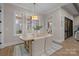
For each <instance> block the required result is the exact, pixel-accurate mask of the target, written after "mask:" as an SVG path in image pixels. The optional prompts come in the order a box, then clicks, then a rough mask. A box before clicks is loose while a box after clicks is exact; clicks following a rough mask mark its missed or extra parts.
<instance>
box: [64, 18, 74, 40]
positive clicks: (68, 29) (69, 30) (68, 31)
mask: <svg viewBox="0 0 79 59" xmlns="http://www.w3.org/2000/svg"><path fill="white" fill-rule="evenodd" d="M64 23H65V39H67V38H69V37H71V36H73V21H72V20H71V19H69V18H67V17H65V22H64Z"/></svg>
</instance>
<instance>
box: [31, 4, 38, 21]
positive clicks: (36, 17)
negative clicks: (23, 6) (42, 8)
mask: <svg viewBox="0 0 79 59" xmlns="http://www.w3.org/2000/svg"><path fill="white" fill-rule="evenodd" d="M33 6H34V11H33V16H32V20H38V16H37V13H36V3H33Z"/></svg>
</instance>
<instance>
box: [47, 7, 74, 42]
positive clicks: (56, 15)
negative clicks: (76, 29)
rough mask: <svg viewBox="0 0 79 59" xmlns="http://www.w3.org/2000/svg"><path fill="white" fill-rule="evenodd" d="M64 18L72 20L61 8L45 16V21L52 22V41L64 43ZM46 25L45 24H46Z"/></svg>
mask: <svg viewBox="0 0 79 59" xmlns="http://www.w3.org/2000/svg"><path fill="white" fill-rule="evenodd" d="M65 17H67V18H69V19H71V20H73V16H72V15H71V14H69V13H68V12H66V11H65V10H64V9H62V8H58V9H56V10H55V11H53V12H50V13H49V14H48V15H47V19H46V21H47V20H52V31H53V40H56V41H58V42H63V41H64V20H65ZM46 23H47V22H46Z"/></svg>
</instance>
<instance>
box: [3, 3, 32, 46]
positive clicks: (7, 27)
mask: <svg viewBox="0 0 79 59" xmlns="http://www.w3.org/2000/svg"><path fill="white" fill-rule="evenodd" d="M3 8H4V47H5V46H10V45H14V44H18V43H22V41H21V40H20V39H19V38H18V37H17V36H16V35H15V30H14V29H15V28H14V24H15V12H19V13H23V14H25V15H31V12H30V11H27V10H25V9H22V8H20V7H17V6H14V5H11V4H4V7H3Z"/></svg>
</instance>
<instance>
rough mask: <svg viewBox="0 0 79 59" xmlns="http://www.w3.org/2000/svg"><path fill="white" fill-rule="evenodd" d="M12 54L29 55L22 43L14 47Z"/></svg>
mask: <svg viewBox="0 0 79 59" xmlns="http://www.w3.org/2000/svg"><path fill="white" fill-rule="evenodd" d="M13 56H30V54H29V53H28V52H27V50H26V49H25V48H24V44H20V45H16V46H15V47H14V53H13Z"/></svg>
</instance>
